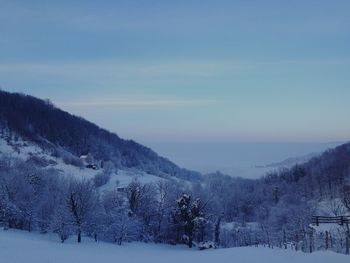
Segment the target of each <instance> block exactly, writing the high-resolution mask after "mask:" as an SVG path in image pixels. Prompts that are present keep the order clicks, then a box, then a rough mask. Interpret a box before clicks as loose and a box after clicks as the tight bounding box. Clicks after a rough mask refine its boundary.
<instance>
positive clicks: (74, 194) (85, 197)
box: [66, 179, 98, 243]
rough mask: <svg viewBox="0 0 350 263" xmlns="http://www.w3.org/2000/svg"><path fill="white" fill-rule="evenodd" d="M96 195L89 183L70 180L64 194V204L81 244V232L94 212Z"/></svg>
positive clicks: (91, 184)
mask: <svg viewBox="0 0 350 263" xmlns="http://www.w3.org/2000/svg"><path fill="white" fill-rule="evenodd" d="M97 201H98V195H97V193H96V191H95V187H94V185H93V183H92V182H91V181H87V180H77V179H72V180H71V181H70V184H69V188H68V192H67V194H66V204H67V207H68V210H69V212H70V214H71V218H72V221H73V222H72V223H73V225H74V228H75V230H76V233H77V241H78V243H80V242H81V235H82V230H83V227H84V226H85V224H86V223H87V222H88V219H89V217H90V216H91V214H92V213H93V212H94V208H95V207H96V205H97Z"/></svg>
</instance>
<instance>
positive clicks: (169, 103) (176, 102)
mask: <svg viewBox="0 0 350 263" xmlns="http://www.w3.org/2000/svg"><path fill="white" fill-rule="evenodd" d="M215 103H218V101H217V100H211V99H172V98H118V99H94V100H81V101H71V102H58V105H60V106H62V107H69V108H71V107H74V108H90V107H91V108H106V107H108V108H123V107H142V108H150V107H160V108H164V107H179V106H203V105H209V104H215Z"/></svg>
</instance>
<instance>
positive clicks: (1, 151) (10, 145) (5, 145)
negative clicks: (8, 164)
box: [0, 136, 180, 191]
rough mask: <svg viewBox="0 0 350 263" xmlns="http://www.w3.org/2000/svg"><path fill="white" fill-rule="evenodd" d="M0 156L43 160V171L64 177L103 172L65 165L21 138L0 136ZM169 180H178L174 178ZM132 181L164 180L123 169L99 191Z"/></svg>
mask: <svg viewBox="0 0 350 263" xmlns="http://www.w3.org/2000/svg"><path fill="white" fill-rule="evenodd" d="M2 156H7V157H10V158H16V159H20V160H22V161H27V160H28V159H30V158H31V157H33V156H35V157H36V158H37V159H41V160H45V161H44V162H45V163H46V164H45V167H43V169H55V170H57V171H59V173H61V174H62V175H64V176H73V177H76V178H85V179H93V178H94V176H96V175H97V174H98V173H101V172H102V171H103V169H97V170H94V169H89V168H86V167H84V166H82V167H78V166H74V165H71V164H67V163H65V162H64V160H63V159H62V158H60V157H54V156H52V154H50V153H49V152H47V151H45V150H44V149H42V148H40V147H39V146H38V145H36V144H35V143H33V142H29V141H25V140H22V139H21V138H18V139H17V140H16V141H10V142H8V141H7V140H6V139H5V138H3V137H1V136H0V157H2ZM169 179H170V177H169ZM171 179H173V180H180V179H177V178H175V177H173V178H171ZM133 180H137V181H139V182H140V183H143V184H146V183H156V182H158V181H162V180H165V179H163V178H161V177H158V176H155V175H152V174H148V173H145V172H144V171H141V170H138V169H136V168H124V169H119V170H117V171H114V172H113V173H112V176H111V179H110V180H109V182H108V183H107V184H106V185H103V186H102V187H101V190H102V191H104V190H108V189H113V188H114V187H126V186H127V185H128V184H130V183H131V182H132V181H133Z"/></svg>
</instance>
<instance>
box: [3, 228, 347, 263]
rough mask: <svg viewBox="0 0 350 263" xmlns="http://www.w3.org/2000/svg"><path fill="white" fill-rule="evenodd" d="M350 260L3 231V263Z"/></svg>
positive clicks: (327, 255) (286, 252)
mask: <svg viewBox="0 0 350 263" xmlns="http://www.w3.org/2000/svg"><path fill="white" fill-rule="evenodd" d="M349 260H350V257H349V256H345V255H341V254H336V253H333V252H316V253H313V254H305V253H302V252H294V251H290V250H281V249H268V248H262V247H261V248H231V249H216V250H206V251H198V250H196V249H192V250H190V249H188V248H187V247H184V246H168V245H155V244H143V243H132V244H126V245H123V246H117V245H114V244H108V243H103V242H100V243H97V244H96V243H94V242H93V241H90V240H88V239H85V240H83V243H82V244H77V243H74V241H73V240H71V241H69V242H68V243H65V244H61V243H59V242H58V240H57V237H56V236H54V235H40V234H35V233H27V232H22V231H13V230H9V231H3V230H0V262H1V263H34V262H35V263H44V262H45V263H59V262H64V263H71V262H72V263H73V262H74V263H77V262H83V263H93V262H104V263H108V262H126V263H136V262H138V263H140V262H142V263H148V262H150V263H158V262H159V263H160V262H167V263H173V262H174V263H175V262H176V263H178V262H191V263H193V262H201V263H206V262H210V263H212V262H220V263H225V262H239V263H248V262H249V263H255V262H259V263H263V262H268V263H275V262H283V263H292V262H298V263H309V262H315V263H316V262H317V263H329V262H336V263H342V262H349Z"/></svg>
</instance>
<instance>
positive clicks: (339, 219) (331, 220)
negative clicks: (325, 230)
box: [312, 216, 350, 226]
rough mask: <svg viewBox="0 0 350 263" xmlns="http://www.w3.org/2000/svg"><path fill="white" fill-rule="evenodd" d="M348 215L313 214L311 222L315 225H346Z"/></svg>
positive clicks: (349, 217)
mask: <svg viewBox="0 0 350 263" xmlns="http://www.w3.org/2000/svg"><path fill="white" fill-rule="evenodd" d="M349 222H350V216H313V217H312V223H313V224H314V225H316V226H318V225H319V224H339V225H341V226H342V225H348V224H349Z"/></svg>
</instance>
